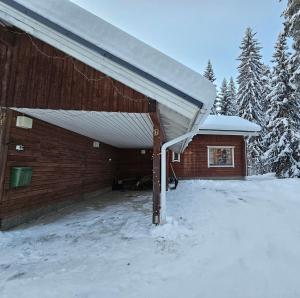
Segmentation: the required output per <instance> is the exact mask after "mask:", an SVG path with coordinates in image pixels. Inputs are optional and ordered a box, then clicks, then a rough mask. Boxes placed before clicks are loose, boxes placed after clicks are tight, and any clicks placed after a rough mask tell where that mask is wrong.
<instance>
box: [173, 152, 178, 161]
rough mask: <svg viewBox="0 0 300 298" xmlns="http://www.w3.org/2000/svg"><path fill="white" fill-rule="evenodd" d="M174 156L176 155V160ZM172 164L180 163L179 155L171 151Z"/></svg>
mask: <svg viewBox="0 0 300 298" xmlns="http://www.w3.org/2000/svg"><path fill="white" fill-rule="evenodd" d="M175 154H177V156H178V159H175ZM172 162H180V153H176V152H174V151H172Z"/></svg>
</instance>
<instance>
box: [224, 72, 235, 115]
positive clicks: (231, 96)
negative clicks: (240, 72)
mask: <svg viewBox="0 0 300 298" xmlns="http://www.w3.org/2000/svg"><path fill="white" fill-rule="evenodd" d="M228 102H229V105H228V109H227V113H226V114H225V115H228V116H236V115H237V113H238V111H237V102H236V88H235V83H234V80H233V78H232V77H231V78H230V81H229V84H228Z"/></svg>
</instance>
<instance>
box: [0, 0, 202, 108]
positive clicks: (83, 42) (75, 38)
mask: <svg viewBox="0 0 300 298" xmlns="http://www.w3.org/2000/svg"><path fill="white" fill-rule="evenodd" d="M0 2H2V3H4V4H5V5H7V6H10V7H11V8H13V9H15V10H17V11H19V12H21V13H23V14H25V15H27V16H28V17H30V18H32V19H34V20H35V21H37V22H40V23H42V24H43V25H45V26H47V27H49V28H51V29H53V30H55V31H57V32H59V33H60V34H62V35H63V36H65V37H67V38H69V39H71V40H73V41H75V42H77V43H79V44H80V45H82V46H84V47H87V48H88V49H90V50H92V51H94V52H96V53H98V54H100V55H101V56H103V57H105V58H107V59H109V60H111V61H112V62H114V63H116V64H118V65H120V66H122V67H124V68H126V69H128V70H130V71H132V72H133V73H135V74H137V75H139V76H140V77H142V78H144V79H147V80H148V81H150V82H152V83H154V84H155V85H158V86H159V87H162V88H163V89H165V90H167V91H169V92H171V93H173V94H174V95H176V96H178V97H180V98H182V99H183V100H185V101H187V102H189V103H191V104H193V105H195V106H196V107H198V108H199V109H202V107H203V105H204V104H203V102H201V101H199V100H197V99H196V98H194V97H192V96H190V95H188V94H186V93H185V92H182V91H180V90H179V89H177V88H175V87H173V86H172V85H170V84H168V83H166V82H164V81H162V80H160V79H158V78H156V77H155V76H153V75H151V74H149V73H147V72H145V71H143V70H141V69H140V68H138V67H136V66H134V65H132V64H131V63H129V62H127V61H125V60H123V59H121V58H119V57H117V56H115V55H113V54H111V53H110V52H108V51H106V50H104V49H102V48H100V47H99V46H96V45H95V44H93V43H92V42H90V41H88V40H86V39H84V38H82V37H80V36H78V35H77V34H75V33H73V32H71V31H69V30H67V29H65V28H63V27H62V26H60V25H58V24H56V23H54V22H52V21H50V20H49V19H47V18H45V17H44V16H42V15H40V14H38V13H36V12H34V11H33V10H31V9H29V8H27V7H25V6H24V5H22V4H20V3H17V2H16V1H14V0H0Z"/></svg>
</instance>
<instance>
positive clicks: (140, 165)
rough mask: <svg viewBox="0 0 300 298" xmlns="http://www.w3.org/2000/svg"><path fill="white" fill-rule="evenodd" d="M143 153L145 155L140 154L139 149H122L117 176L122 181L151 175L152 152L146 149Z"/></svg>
mask: <svg viewBox="0 0 300 298" xmlns="http://www.w3.org/2000/svg"><path fill="white" fill-rule="evenodd" d="M145 151H146V154H141V150H140V149H139V150H137V149H122V151H121V154H120V156H119V157H120V158H119V162H118V167H117V176H118V177H119V178H121V179H124V178H135V177H143V176H149V175H152V165H153V161H152V160H153V158H152V155H153V150H150V149H147V150H145Z"/></svg>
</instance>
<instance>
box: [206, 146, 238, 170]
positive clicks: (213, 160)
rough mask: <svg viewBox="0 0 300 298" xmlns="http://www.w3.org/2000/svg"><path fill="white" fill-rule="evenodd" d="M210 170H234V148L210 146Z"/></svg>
mask: <svg viewBox="0 0 300 298" xmlns="http://www.w3.org/2000/svg"><path fill="white" fill-rule="evenodd" d="M207 148H208V167H209V168H213V167H215V168H234V147H233V146H208V147H207Z"/></svg>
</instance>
